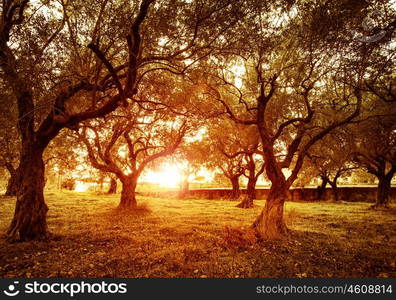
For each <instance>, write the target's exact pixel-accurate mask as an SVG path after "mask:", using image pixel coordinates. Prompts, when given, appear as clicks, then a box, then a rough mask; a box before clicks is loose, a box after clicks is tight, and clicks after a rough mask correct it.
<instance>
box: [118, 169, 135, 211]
mask: <svg viewBox="0 0 396 300" xmlns="http://www.w3.org/2000/svg"><path fill="white" fill-rule="evenodd" d="M121 183H122V191H121V200H120V204H119V205H118V207H119V208H121V209H136V208H137V201H136V185H137V177H136V176H125V177H124V178H122V179H121Z"/></svg>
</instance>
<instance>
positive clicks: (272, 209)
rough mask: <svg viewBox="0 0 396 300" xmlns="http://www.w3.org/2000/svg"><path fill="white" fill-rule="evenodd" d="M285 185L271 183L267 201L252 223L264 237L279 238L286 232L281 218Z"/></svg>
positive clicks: (286, 191) (285, 197)
mask: <svg viewBox="0 0 396 300" xmlns="http://www.w3.org/2000/svg"><path fill="white" fill-rule="evenodd" d="M288 193H289V191H288V189H287V188H286V187H285V186H282V185H279V184H275V185H274V183H272V186H271V189H270V192H269V194H268V198H267V201H266V203H265V206H264V209H263V210H262V212H261V214H260V215H259V216H258V217H257V219H256V221H255V222H254V223H253V228H254V229H255V230H256V232H257V233H258V235H259V236H260V237H262V238H264V239H279V238H282V237H283V236H285V235H286V234H287V232H288V229H287V227H286V224H285V222H284V219H283V207H284V203H285V201H286V199H287V197H288Z"/></svg>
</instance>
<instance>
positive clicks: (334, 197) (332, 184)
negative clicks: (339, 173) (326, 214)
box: [330, 181, 338, 201]
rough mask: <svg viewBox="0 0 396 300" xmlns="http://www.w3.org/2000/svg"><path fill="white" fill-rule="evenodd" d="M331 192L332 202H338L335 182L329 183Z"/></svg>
mask: <svg viewBox="0 0 396 300" xmlns="http://www.w3.org/2000/svg"><path fill="white" fill-rule="evenodd" d="M330 186H331V191H332V192H333V200H334V201H338V187H337V182H334V181H333V182H330Z"/></svg>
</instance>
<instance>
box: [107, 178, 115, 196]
mask: <svg viewBox="0 0 396 300" xmlns="http://www.w3.org/2000/svg"><path fill="white" fill-rule="evenodd" d="M115 193H117V180H116V179H115V178H110V187H109V190H108V191H107V194H115Z"/></svg>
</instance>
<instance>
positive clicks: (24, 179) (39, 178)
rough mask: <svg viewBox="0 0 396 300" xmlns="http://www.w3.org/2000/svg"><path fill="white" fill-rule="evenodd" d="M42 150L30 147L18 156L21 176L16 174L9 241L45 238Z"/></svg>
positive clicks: (45, 213)
mask: <svg viewBox="0 0 396 300" xmlns="http://www.w3.org/2000/svg"><path fill="white" fill-rule="evenodd" d="M43 150H44V148H43V147H36V146H34V145H32V146H31V147H29V149H25V151H24V153H23V154H22V156H21V161H20V166H19V168H20V169H21V170H23V172H21V173H20V186H19V189H18V191H17V202H16V207H15V212H14V217H13V219H12V222H11V225H10V227H9V229H8V231H7V235H8V238H9V239H10V240H20V241H26V240H33V239H43V238H46V237H47V222H46V215H47V211H48V207H47V205H46V204H45V202H44V184H45V182H44V162H43V159H42V156H43Z"/></svg>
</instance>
